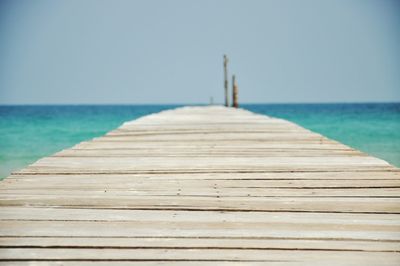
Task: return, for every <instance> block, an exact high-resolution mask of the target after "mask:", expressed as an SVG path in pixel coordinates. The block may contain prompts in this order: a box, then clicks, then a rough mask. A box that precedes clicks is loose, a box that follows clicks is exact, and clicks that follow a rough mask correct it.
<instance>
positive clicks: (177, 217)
mask: <svg viewBox="0 0 400 266" xmlns="http://www.w3.org/2000/svg"><path fill="white" fill-rule="evenodd" d="M399 252H400V170H399V169H398V168H395V167H393V166H391V165H389V164H388V163H386V162H385V161H383V160H380V159H377V158H374V157H371V156H368V155H366V154H364V153H362V152H360V151H357V150H354V149H352V148H349V147H348V146H345V145H343V144H341V143H338V142H336V141H333V140H330V139H327V138H326V137H324V136H321V135H319V134H316V133H313V132H311V131H309V130H306V129H304V128H302V127H300V126H298V125H296V124H293V123H291V122H288V121H285V120H281V119H275V118H269V117H266V116H262V115H257V114H254V113H251V112H248V111H245V110H241V109H233V108H225V107H219V106H211V107H184V108H178V109H175V110H169V111H164V112H161V113H158V114H153V115H149V116H145V117H142V118H140V119H137V120H135V121H131V122H127V123H125V124H124V125H122V126H121V127H120V128H118V129H116V130H113V131H111V132H109V133H108V134H107V135H105V136H103V137H99V138H95V139H93V140H91V141H87V142H82V143H80V144H78V145H76V146H74V147H72V148H70V149H66V150H63V151H61V152H59V153H56V154H54V155H53V156H50V157H46V158H43V159H40V160H39V161H37V162H36V163H34V164H32V165H30V166H28V167H27V168H25V169H23V170H21V171H19V172H16V173H14V174H12V175H11V176H10V177H8V178H6V179H5V180H3V181H1V182H0V264H4V265H28V264H29V265H47V264H60V265H114V264H118V265H131V264H132V263H134V262H137V263H139V264H140V265H171V264H174V265H175V264H178V265H231V264H234V265H304V266H309V265H324V266H326V265H334V266H338V265H363V266H365V265H380V266H382V265H400V253H399Z"/></svg>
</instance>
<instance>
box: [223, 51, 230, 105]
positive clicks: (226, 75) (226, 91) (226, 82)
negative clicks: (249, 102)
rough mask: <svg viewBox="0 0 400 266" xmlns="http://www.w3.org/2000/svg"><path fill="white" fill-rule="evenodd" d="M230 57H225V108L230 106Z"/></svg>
mask: <svg viewBox="0 0 400 266" xmlns="http://www.w3.org/2000/svg"><path fill="white" fill-rule="evenodd" d="M228 61H229V60H228V57H227V56H226V55H224V78H225V82H224V87H225V106H226V107H228V106H229V96H228Z"/></svg>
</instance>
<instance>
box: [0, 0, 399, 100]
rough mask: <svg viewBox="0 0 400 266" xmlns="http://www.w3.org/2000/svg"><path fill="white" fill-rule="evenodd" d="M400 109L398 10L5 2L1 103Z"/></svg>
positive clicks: (390, 4) (210, 2)
mask: <svg viewBox="0 0 400 266" xmlns="http://www.w3.org/2000/svg"><path fill="white" fill-rule="evenodd" d="M224 53H226V54H227V55H228V56H229V57H230V65H229V72H230V74H232V73H235V74H236V75H237V81H238V85H239V101H240V102H242V103H243V102H247V103H252V102H253V103H257V102H258V103H276V102H280V103H288V102H289V103H290V102H380V101H391V102H393V101H397V102H398V101H400V2H399V1H391V0H336V1H334V0H326V1H324V0H314V1H311V0H302V1H296V0H292V1H288V0H286V1H285V0H276V1H267V0H260V1H252V0H242V1H235V0H226V1H224V0H197V1H194V0H193V1H190V0H158V1H156V0H143V1H111V0H110V1H101V0H99V1H90V0H85V1H81V0H68V1H52V0H26V1H24V0H12V1H0V104H69V103H72V104H80V103H89V104H92V103H93V104H102V103H111V104H118V103H123V104H129V103H132V104H140V103H208V101H209V98H210V96H213V97H214V100H215V101H216V102H222V101H223V68H222V56H223V54H224Z"/></svg>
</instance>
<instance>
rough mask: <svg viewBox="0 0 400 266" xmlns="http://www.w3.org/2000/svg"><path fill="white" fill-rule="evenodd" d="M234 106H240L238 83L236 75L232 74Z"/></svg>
mask: <svg viewBox="0 0 400 266" xmlns="http://www.w3.org/2000/svg"><path fill="white" fill-rule="evenodd" d="M232 106H233V107H235V108H238V107H239V103H238V86H237V84H236V77H235V75H233V76H232Z"/></svg>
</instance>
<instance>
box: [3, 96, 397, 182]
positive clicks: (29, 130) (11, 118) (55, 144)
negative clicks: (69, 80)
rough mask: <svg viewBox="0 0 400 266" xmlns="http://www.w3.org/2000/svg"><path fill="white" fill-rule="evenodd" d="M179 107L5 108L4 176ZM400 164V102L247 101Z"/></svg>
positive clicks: (257, 109) (263, 111)
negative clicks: (133, 123)
mask: <svg viewBox="0 0 400 266" xmlns="http://www.w3.org/2000/svg"><path fill="white" fill-rule="evenodd" d="M178 106H179V105H56V106H50V105H46V106H26V105H24V106H0V131H1V135H0V179H1V178H4V177H6V176H7V175H9V173H10V172H11V171H14V170H17V169H20V168H23V167H25V166H26V165H28V164H31V163H33V162H34V161H36V160H37V159H39V158H41V157H44V156H47V155H50V154H53V153H55V152H57V151H59V150H61V149H64V148H67V147H71V146H72V145H74V144H76V143H79V142H81V141H83V140H88V139H91V138H93V137H96V136H101V135H103V134H104V133H106V132H107V131H110V130H112V129H114V128H116V127H118V126H119V125H120V124H122V123H123V122H125V121H128V120H133V119H136V118H138V117H141V116H143V115H147V114H150V113H155V112H159V111H162V110H165V109H171V108H175V107H178ZM242 108H245V109H248V110H250V111H253V112H257V113H261V114H266V115H270V116H274V117H279V118H284V119H288V120H291V121H293V122H295V123H298V124H300V125H302V126H304V127H306V128H308V129H311V130H313V131H315V132H318V133H321V134H323V135H325V136H327V137H329V138H331V139H335V140H338V141H340V142H343V143H345V144H347V145H349V146H351V147H354V148H356V149H359V150H362V151H364V152H367V153H369V154H371V155H374V156H376V157H379V158H382V159H384V160H386V161H388V162H390V163H391V164H393V165H395V166H398V167H400V103H379V104H377V103H368V104H246V105H243V106H242Z"/></svg>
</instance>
